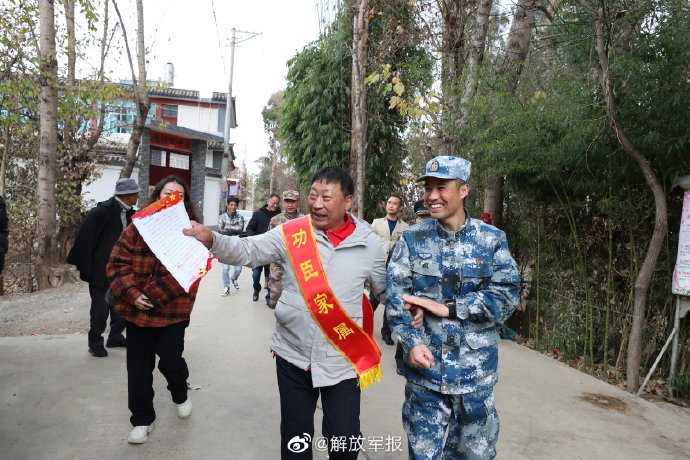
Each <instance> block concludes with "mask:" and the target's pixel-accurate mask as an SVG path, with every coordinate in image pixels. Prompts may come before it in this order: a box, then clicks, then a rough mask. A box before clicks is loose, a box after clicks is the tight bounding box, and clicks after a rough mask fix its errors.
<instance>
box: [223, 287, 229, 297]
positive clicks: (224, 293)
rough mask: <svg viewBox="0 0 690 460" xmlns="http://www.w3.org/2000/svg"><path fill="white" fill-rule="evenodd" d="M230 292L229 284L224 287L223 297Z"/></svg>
mask: <svg viewBox="0 0 690 460" xmlns="http://www.w3.org/2000/svg"><path fill="white" fill-rule="evenodd" d="M228 294H230V288H229V287H228V286H225V287H224V288H223V293H222V294H221V296H222V297H225V296H226V295H228Z"/></svg>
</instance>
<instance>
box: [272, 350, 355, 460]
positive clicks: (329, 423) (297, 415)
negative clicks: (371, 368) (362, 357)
mask: <svg viewBox="0 0 690 460" xmlns="http://www.w3.org/2000/svg"><path fill="white" fill-rule="evenodd" d="M276 371H277V374H278V390H279V392H280V438H281V441H280V442H281V445H280V456H281V458H282V459H296V458H299V459H310V458H312V442H311V441H312V440H313V439H314V411H315V410H316V402H317V401H318V399H319V394H320V395H321V406H322V407H323V424H322V427H321V432H322V433H323V436H324V437H326V438H327V439H328V440H329V442H328V446H329V447H328V458H329V459H330V460H334V459H354V458H357V455H358V451H357V450H353V451H350V450H349V446H350V444H351V442H350V439H351V438H360V437H361V436H362V433H361V431H360V429H359V404H360V395H361V392H360V389H359V387H358V386H357V379H356V378H355V379H348V380H343V381H342V382H340V383H337V384H335V385H332V386H328V387H321V388H314V387H313V386H312V380H311V372H309V371H304V370H302V369H300V368H298V367H297V366H294V365H292V364H290V363H289V362H287V361H285V360H284V359H283V358H281V357H279V356H276ZM304 433H308V434H309V440H305V437H304ZM332 438H336V440H342V439H345V441H344V442H345V444H344V446H347V447H337V446H336V448H335V449H334V448H333V444H332V442H331V439H332ZM360 444H361V445H363V442H361V443H360ZM288 447H291V448H292V449H289V448H288Z"/></svg>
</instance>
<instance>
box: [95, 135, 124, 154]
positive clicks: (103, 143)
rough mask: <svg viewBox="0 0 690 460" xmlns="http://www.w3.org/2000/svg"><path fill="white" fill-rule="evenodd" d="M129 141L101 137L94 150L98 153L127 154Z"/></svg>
mask: <svg viewBox="0 0 690 460" xmlns="http://www.w3.org/2000/svg"><path fill="white" fill-rule="evenodd" d="M128 143H129V141H128V140H126V141H123V140H122V139H112V138H108V137H104V136H101V137H100V138H99V139H98V141H97V142H96V145H94V146H93V149H94V150H95V151H97V152H108V153H126V152H127V144H128Z"/></svg>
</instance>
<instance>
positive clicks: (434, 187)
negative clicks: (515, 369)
mask: <svg viewBox="0 0 690 460" xmlns="http://www.w3.org/2000/svg"><path fill="white" fill-rule="evenodd" d="M470 166H471V164H470V162H469V161H466V160H464V159H461V158H456V157H449V156H441V157H436V158H434V159H433V160H431V161H429V162H428V163H427V165H426V174H425V175H424V176H422V177H421V178H419V179H418V181H424V187H425V191H424V201H425V203H426V204H427V206H428V208H429V210H430V212H431V217H432V218H431V219H427V220H425V221H423V222H420V223H418V224H416V225H414V226H413V227H411V228H410V229H409V230H407V231H406V232H405V233H403V236H402V237H401V238H400V240H399V241H398V243H397V245H396V246H395V248H394V250H393V255H392V258H391V262H390V265H389V267H388V288H387V292H388V300H389V303H388V306H387V310H386V312H387V314H388V320H389V322H390V325H391V328H392V329H393V331H394V333H395V334H396V335H397V337H398V340H399V342H400V343H401V344H402V346H403V349H404V351H405V353H406V356H405V358H406V359H405V365H404V369H403V372H404V375H405V378H406V379H407V384H406V386H405V403H404V405H403V425H404V427H405V431H406V432H407V436H408V443H409V452H410V458H414V459H438V458H441V457H443V458H452V459H456V458H457V459H459V458H463V459H490V458H494V457H495V456H496V449H495V445H496V440H497V438H498V428H499V423H498V414H497V412H496V409H495V408H494V395H493V386H494V385H495V384H496V381H497V379H498V373H497V370H498V369H497V368H498V341H499V336H498V331H497V330H496V329H497V324H500V323H502V322H503V321H505V320H506V319H508V317H509V316H510V315H511V314H512V312H513V311H514V309H515V307H516V306H517V302H518V296H519V292H520V279H519V275H518V269H517V265H516V264H515V261H514V260H513V258H512V257H511V255H510V251H509V249H508V242H507V240H506V236H505V234H504V233H503V232H502V231H500V230H498V229H497V228H495V227H493V226H490V225H487V224H485V223H484V222H482V221H480V220H477V219H472V218H471V217H470V215H469V213H468V212H467V211H465V209H464V199H465V197H466V196H467V194H468V193H469V184H467V181H468V179H469V175H470ZM417 308H423V309H424V311H425V316H424V325H423V327H422V328H419V329H415V328H412V327H411V326H410V317H409V312H408V311H406V310H408V309H413V310H414V309H417ZM446 429H447V431H448V433H447V439H446V442H445V445H444V437H445V435H446Z"/></svg>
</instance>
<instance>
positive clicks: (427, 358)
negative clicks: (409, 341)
mask: <svg viewBox="0 0 690 460" xmlns="http://www.w3.org/2000/svg"><path fill="white" fill-rule="evenodd" d="M407 360H408V362H409V363H410V364H411V365H412V366H417V367H421V368H424V369H429V368H430V367H431V366H433V365H434V364H436V362H435V361H434V355H432V354H431V350H429V348H428V347H427V346H426V345H415V346H414V347H412V349H411V350H410V353H409V354H408V356H407Z"/></svg>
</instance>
